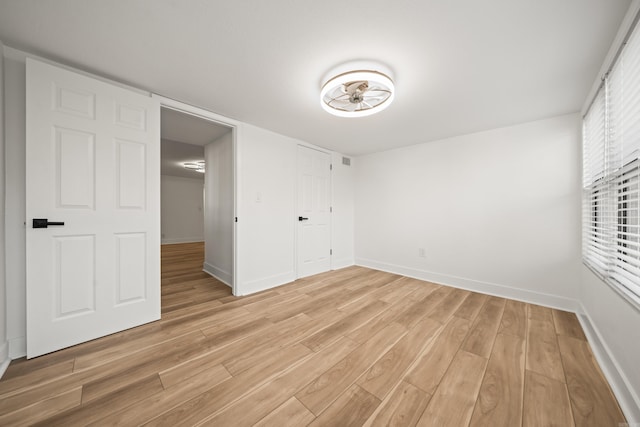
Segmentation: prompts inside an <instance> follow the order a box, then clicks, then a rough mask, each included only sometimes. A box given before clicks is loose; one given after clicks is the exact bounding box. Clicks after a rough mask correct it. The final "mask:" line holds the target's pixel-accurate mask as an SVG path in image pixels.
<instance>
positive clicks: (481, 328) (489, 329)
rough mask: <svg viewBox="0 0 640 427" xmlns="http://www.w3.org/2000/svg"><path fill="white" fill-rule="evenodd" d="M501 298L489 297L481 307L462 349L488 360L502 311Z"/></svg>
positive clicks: (502, 300)
mask: <svg viewBox="0 0 640 427" xmlns="http://www.w3.org/2000/svg"><path fill="white" fill-rule="evenodd" d="M504 305H505V300H504V299H503V298H497V297H489V299H488V301H487V302H486V303H485V304H484V305H483V306H482V309H481V310H480V313H479V314H478V317H477V318H476V320H475V322H474V324H473V326H472V327H471V331H470V332H469V335H467V339H466V341H465V342H464V344H462V349H463V350H465V351H468V352H469V353H474V354H477V355H478V356H482V357H484V358H487V359H488V358H489V354H490V353H491V348H492V347H493V342H494V340H495V337H496V334H497V333H498V328H499V327H500V320H501V319H502V313H503V310H504Z"/></svg>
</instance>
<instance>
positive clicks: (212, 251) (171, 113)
mask: <svg viewBox="0 0 640 427" xmlns="http://www.w3.org/2000/svg"><path fill="white" fill-rule="evenodd" d="M188 110H189V107H188V106H184V108H180V106H178V107H176V106H166V105H164V103H163V102H162V100H161V134H160V137H161V239H162V248H161V263H162V264H161V265H162V312H163V314H164V313H167V312H170V311H173V310H177V309H180V308H184V307H188V306H190V305H194V304H198V303H201V302H206V301H207V300H210V299H211V298H219V297H220V296H221V295H222V294H224V293H226V294H227V295H230V294H231V293H232V291H233V286H234V274H233V272H234V262H235V259H234V258H235V256H234V252H235V244H234V236H235V230H234V218H235V216H234V215H235V197H234V194H235V192H234V188H235V184H234V182H235V179H234V169H235V168H234V151H235V149H234V147H235V128H234V126H231V125H227V124H225V123H221V122H219V121H217V120H213V119H211V118H209V117H203V116H202V115H201V114H194V113H193V112H192V111H188ZM230 288H231V289H230Z"/></svg>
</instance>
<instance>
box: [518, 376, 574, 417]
mask: <svg viewBox="0 0 640 427" xmlns="http://www.w3.org/2000/svg"><path fill="white" fill-rule="evenodd" d="M524 384H525V385H524V405H523V416H522V426H523V427H538V426H569V427H570V426H575V423H574V421H573V416H572V415H571V404H570V403H569V395H568V393H567V386H566V385H565V384H564V383H562V382H560V381H556V380H553V379H551V378H548V377H546V376H544V375H540V374H537V373H535V372H532V371H528V370H527V371H526V373H525V380H524Z"/></svg>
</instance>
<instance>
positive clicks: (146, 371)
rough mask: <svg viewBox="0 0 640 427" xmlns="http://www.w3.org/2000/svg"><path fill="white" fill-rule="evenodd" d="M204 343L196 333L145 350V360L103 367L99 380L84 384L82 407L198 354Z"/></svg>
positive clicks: (131, 360) (138, 359) (142, 358)
mask: <svg viewBox="0 0 640 427" xmlns="http://www.w3.org/2000/svg"><path fill="white" fill-rule="evenodd" d="M204 342H205V338H204V336H203V335H202V334H201V333H200V332H199V331H198V332H192V333H190V334H187V335H185V336H183V337H180V338H178V339H175V340H171V341H169V342H168V343H166V344H163V345H159V346H154V347H153V348H150V349H148V351H146V352H144V353H145V356H144V357H142V355H140V354H139V357H136V358H129V359H127V360H126V361H116V362H114V363H110V364H108V365H102V369H101V371H102V376H101V377H100V378H99V379H96V380H93V381H90V382H87V383H85V384H84V386H83V388H82V403H83V404H84V403H87V402H89V401H91V400H94V399H97V398H99V397H102V396H104V395H107V394H109V393H111V392H113V391H116V390H119V389H122V388H124V387H126V386H127V385H130V384H133V383H135V382H136V381H137V380H140V379H142V378H145V377H147V376H149V375H152V374H153V373H157V372H158V371H159V370H163V369H165V368H166V367H167V366H170V365H172V364H174V363H175V362H176V361H178V360H181V359H183V358H188V357H189V356H190V355H193V354H197V353H198V352H199V351H200V349H199V348H198V346H199V345H201V344H203V343H204ZM140 353H143V352H140Z"/></svg>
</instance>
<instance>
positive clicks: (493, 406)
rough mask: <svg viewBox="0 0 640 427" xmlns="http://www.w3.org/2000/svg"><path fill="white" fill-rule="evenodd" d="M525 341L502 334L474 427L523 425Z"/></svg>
mask: <svg viewBox="0 0 640 427" xmlns="http://www.w3.org/2000/svg"><path fill="white" fill-rule="evenodd" d="M525 344H526V343H525V339H524V338H520V337H517V336H515V335H508V334H498V336H497V337H496V342H495V344H494V346H493V350H492V352H491V357H490V358H489V364H488V365H487V370H486V372H485V374H484V378H483V380H482V385H481V387H480V393H479V394H478V399H477V401H476V405H475V409H474V411H473V416H472V417H471V424H470V425H471V426H519V425H521V424H522V396H523V393H524V355H525Z"/></svg>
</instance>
